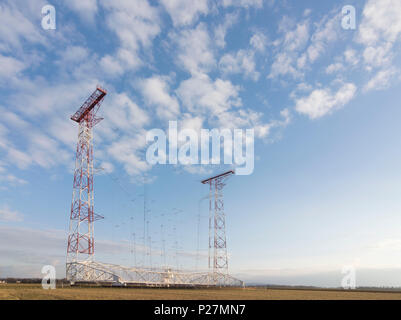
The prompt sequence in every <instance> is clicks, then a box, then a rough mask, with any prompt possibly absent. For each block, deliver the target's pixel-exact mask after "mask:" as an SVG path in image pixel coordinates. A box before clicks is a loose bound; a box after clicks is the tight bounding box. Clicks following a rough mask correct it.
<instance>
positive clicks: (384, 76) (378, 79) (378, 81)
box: [363, 68, 397, 92]
mask: <svg viewBox="0 0 401 320" xmlns="http://www.w3.org/2000/svg"><path fill="white" fill-rule="evenodd" d="M396 74H397V71H396V70H395V68H389V69H386V70H381V71H379V72H377V74H376V75H375V76H373V77H372V78H371V79H370V80H369V82H368V83H367V84H366V85H365V86H364V87H363V91H364V92H367V91H372V90H383V89H386V88H388V87H389V85H390V80H391V79H392V78H393V77H394V76H395V75H396Z"/></svg>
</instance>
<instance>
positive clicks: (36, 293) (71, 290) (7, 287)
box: [0, 284, 401, 300]
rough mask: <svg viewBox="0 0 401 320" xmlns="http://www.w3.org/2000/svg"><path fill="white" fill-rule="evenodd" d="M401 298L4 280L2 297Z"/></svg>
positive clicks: (355, 293)
mask: <svg viewBox="0 0 401 320" xmlns="http://www.w3.org/2000/svg"><path fill="white" fill-rule="evenodd" d="M198 299H204V300H300V299H301V300H338V299H340V300H354V299H362V300H381V299H391V300H393V299H395V300H401V292H377V291H342V290H323V289H322V290H317V289H313V290H304V289H270V288H269V289H265V288H221V289H220V288H218V289H171V288H170V289H165V288H163V289H158V288H106V287H69V286H65V287H63V288H61V287H58V288H57V289H55V290H44V289H42V287H41V285H37V284H0V300H198Z"/></svg>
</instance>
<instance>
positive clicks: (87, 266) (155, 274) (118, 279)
mask: <svg viewBox="0 0 401 320" xmlns="http://www.w3.org/2000/svg"><path fill="white" fill-rule="evenodd" d="M71 270H74V273H73V274H71V277H72V278H71V279H70V281H71V282H76V283H79V282H95V283H110V284H119V285H145V286H156V287H170V286H222V287H225V286H238V287H239V286H243V285H244V283H243V282H242V281H241V280H238V279H235V278H233V277H231V276H229V275H228V274H222V273H210V272H185V271H181V270H173V269H169V268H167V269H164V270H150V269H145V268H129V267H124V266H120V265H115V264H107V263H99V262H95V261H80V262H73V263H71Z"/></svg>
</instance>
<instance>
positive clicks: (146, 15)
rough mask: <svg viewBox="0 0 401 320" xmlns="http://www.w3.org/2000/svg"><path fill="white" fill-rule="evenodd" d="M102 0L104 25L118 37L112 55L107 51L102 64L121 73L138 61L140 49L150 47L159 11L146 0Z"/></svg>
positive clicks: (156, 29) (158, 31)
mask: <svg viewBox="0 0 401 320" xmlns="http://www.w3.org/2000/svg"><path fill="white" fill-rule="evenodd" d="M101 3H102V5H103V7H104V8H105V9H106V11H107V15H106V17H107V18H106V24H107V26H108V27H109V29H110V30H112V31H114V32H115V34H116V35H117V37H118V39H119V40H120V48H118V49H117V51H116V54H115V56H112V55H106V56H105V57H103V59H102V60H101V65H102V67H103V68H104V70H105V71H106V72H107V71H109V73H110V74H112V75H121V74H122V73H123V72H124V71H127V70H133V69H135V68H137V67H138V66H139V65H141V63H142V62H141V59H140V58H139V54H140V50H141V49H147V48H149V47H150V46H151V45H152V41H153V39H154V38H155V37H156V36H157V35H158V34H159V33H160V17H159V11H158V9H157V8H156V7H153V6H151V5H150V4H149V2H148V1H147V0H137V1H129V0H114V1H107V0H102V1H101ZM109 68H110V69H109Z"/></svg>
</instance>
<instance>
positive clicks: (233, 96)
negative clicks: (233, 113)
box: [177, 74, 241, 117]
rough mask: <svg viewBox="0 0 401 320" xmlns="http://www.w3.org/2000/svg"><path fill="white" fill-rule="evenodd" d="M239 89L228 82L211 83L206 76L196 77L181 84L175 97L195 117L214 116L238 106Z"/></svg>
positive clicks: (239, 100) (220, 80)
mask: <svg viewBox="0 0 401 320" xmlns="http://www.w3.org/2000/svg"><path fill="white" fill-rule="evenodd" d="M238 91H239V87H238V86H235V85H233V84H232V83H231V82H230V81H228V80H222V79H216V80H215V81H212V80H211V79H210V78H209V77H208V76H207V75H204V74H203V75H198V76H196V77H192V78H190V79H188V80H184V81H183V82H181V84H180V86H179V88H178V89H177V95H178V97H179V98H180V100H181V101H182V103H183V105H184V106H185V107H186V108H187V109H188V110H189V111H190V112H192V113H194V114H196V115H206V116H216V117H218V116H219V115H220V114H221V113H222V112H224V111H227V110H229V109H230V108H231V107H235V106H240V105H241V99H240V98H239V95H238Z"/></svg>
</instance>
